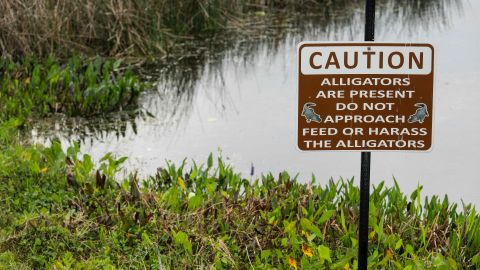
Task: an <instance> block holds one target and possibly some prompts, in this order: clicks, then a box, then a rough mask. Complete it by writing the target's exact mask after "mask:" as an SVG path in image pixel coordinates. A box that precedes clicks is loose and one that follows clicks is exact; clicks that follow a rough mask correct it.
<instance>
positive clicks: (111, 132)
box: [33, 0, 480, 205]
mask: <svg viewBox="0 0 480 270" xmlns="http://www.w3.org/2000/svg"><path fill="white" fill-rule="evenodd" d="M333 2H334V3H336V2H338V3H339V4H336V5H335V4H334V5H332V6H328V7H327V8H325V9H323V10H322V12H318V13H316V14H314V15H303V16H283V17H282V16H273V17H272V20H275V24H276V25H277V26H276V27H267V26H265V25H263V24H261V23H257V22H256V21H255V20H252V22H251V23H250V24H249V25H248V27H245V28H244V29H243V30H242V34H229V35H225V36H222V37H214V38H211V39H209V40H207V41H203V42H197V43H194V44H193V46H192V50H191V51H187V52H186V55H184V56H182V57H172V58H171V59H164V60H162V61H161V63H160V64H159V67H158V69H156V70H155V71H153V72H150V73H151V74H152V76H155V77H158V85H157V89H156V91H152V92H150V93H147V94H145V95H144V96H142V98H141V100H140V103H141V106H142V107H143V108H144V109H146V110H147V111H149V112H150V113H151V114H153V115H154V116H155V117H154V118H151V117H143V118H142V117H136V118H133V119H129V118H128V117H112V118H108V119H105V118H101V119H93V120H89V121H87V122H82V121H76V122H75V121H73V120H71V119H69V120H60V119H57V120H56V122H57V123H56V124H55V129H54V130H53V131H50V132H45V131H39V130H44V128H42V127H41V126H42V124H39V128H37V129H35V130H34V131H33V135H34V138H35V139H36V140H40V141H44V140H45V138H48V137H51V136H59V137H62V138H63V140H64V142H67V141H68V138H72V137H73V138H82V140H83V143H82V149H83V152H86V153H89V154H91V155H93V157H94V158H95V159H99V158H100V157H101V156H103V155H104V154H105V153H107V152H113V153H115V154H116V155H122V156H128V157H129V160H128V164H127V166H128V167H129V168H134V169H138V170H139V171H140V172H141V173H143V174H151V173H154V172H155V171H156V168H157V167H159V166H164V164H165V161H166V160H171V161H173V162H176V163H179V162H181V161H182V160H183V159H184V158H188V159H195V160H196V161H197V162H203V161H206V158H207V156H208V154H209V153H210V152H213V153H214V154H218V153H219V149H221V150H220V151H221V155H222V156H223V157H224V158H226V159H228V160H229V161H230V163H231V164H232V165H233V166H234V167H235V168H237V169H238V170H239V171H241V172H243V173H244V174H245V175H248V174H249V173H250V171H251V166H252V164H253V166H254V168H255V174H257V175H258V174H261V173H265V172H273V173H275V174H276V173H278V172H280V171H283V170H287V171H288V172H290V173H292V174H295V173H300V176H299V179H301V180H302V181H308V180H310V176H311V174H312V173H314V174H315V175H316V178H317V181H318V182H326V181H327V180H328V179H329V178H330V177H333V178H334V179H338V178H340V177H343V178H351V177H355V179H358V177H359V173H360V153H357V152H341V153H335V152H315V153H313V152H309V153H302V152H299V151H298V150H297V149H296V113H297V111H296V110H297V107H296V106H297V103H296V96H297V66H296V63H297V51H296V46H297V44H298V43H299V42H300V41H303V40H310V41H313V40H318V41H361V40H362V39H363V4H362V3H357V4H351V2H353V1H333ZM377 3H379V5H378V11H377V12H378V14H377V16H378V21H377V28H376V29H377V38H376V41H382V42H425V43H432V44H433V45H434V47H435V54H436V55H435V56H436V59H435V61H436V66H435V69H436V71H435V90H434V93H435V101H436V103H435V113H434V114H435V115H434V146H433V149H432V150H431V151H430V152H428V153H407V152H374V153H373V154H372V182H373V183H374V184H376V183H379V182H380V181H382V180H385V181H387V183H388V184H391V183H392V181H393V177H395V178H396V179H397V181H398V182H399V184H400V186H401V187H402V188H403V189H404V190H405V191H413V189H415V188H416V186H417V184H418V183H421V184H422V185H423V186H424V192H423V194H424V195H431V194H439V195H443V194H448V195H449V197H450V198H451V199H453V200H455V201H460V200H462V199H463V200H464V201H465V202H473V203H475V204H476V205H480V176H479V175H480V106H479V102H480V53H479V51H480V1H477V0H475V1H460V0H458V1H457V0H438V1H433V0H432V1H425V0H424V1H419V0H417V1H388V0H385V1H377ZM267 16H268V14H267ZM72 122H73V124H72Z"/></svg>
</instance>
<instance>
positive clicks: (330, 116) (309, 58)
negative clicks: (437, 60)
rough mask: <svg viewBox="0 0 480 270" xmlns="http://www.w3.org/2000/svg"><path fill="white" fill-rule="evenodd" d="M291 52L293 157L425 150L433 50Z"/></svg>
mask: <svg viewBox="0 0 480 270" xmlns="http://www.w3.org/2000/svg"><path fill="white" fill-rule="evenodd" d="M298 53H299V75H298V76H299V77H298V82H299V91H298V142H297V143H298V148H299V149H300V150H304V151H311V150H358V151H376V150H416V151H426V150H428V149H430V148H431V146H432V122H433V119H432V118H433V109H434V108H433V71H434V65H433V60H434V50H433V46H431V45H429V44H398V43H394V44H393V43H302V44H300V45H299V48H298Z"/></svg>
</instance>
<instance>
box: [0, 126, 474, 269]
mask: <svg viewBox="0 0 480 270" xmlns="http://www.w3.org/2000/svg"><path fill="white" fill-rule="evenodd" d="M12 125H13V126H14V125H16V122H15V121H9V122H8V123H4V124H2V127H1V128H0V131H1V134H0V142H1V144H0V180H1V181H0V198H1V199H0V216H1V217H2V218H1V219H0V269H12V268H17V269H27V268H49V269H70V268H76V269H78V268H81V269H96V268H102V269H113V268H133V269H140V268H141V269H198V268H200V269H249V268H250V269H272V268H276V269H356V265H357V261H356V254H357V240H356V239H357V232H358V228H357V222H358V220H357V218H358V206H359V189H358V187H357V186H355V185H354V182H353V180H349V181H343V180H340V181H338V182H335V181H330V182H329V183H328V184H327V185H325V186H322V185H318V184H316V183H315V179H314V178H313V179H312V181H311V182H310V183H309V184H300V183H299V182H298V181H297V179H296V177H291V176H290V175H289V174H287V173H286V172H284V173H281V174H280V175H279V176H278V177H274V176H273V175H271V174H267V175H264V176H262V177H261V178H260V179H246V178H245V177H242V176H241V175H240V174H238V173H235V171H234V169H232V168H231V167H230V166H229V165H227V164H226V163H225V162H224V161H223V160H222V159H221V158H218V160H217V161H216V162H215V161H214V159H213V157H212V156H210V157H209V158H208V160H207V163H206V164H205V165H203V166H200V165H197V164H196V163H193V164H191V166H186V164H185V163H183V164H180V166H175V165H173V164H168V166H167V167H166V168H161V169H159V170H158V172H157V174H156V175H154V176H151V177H146V178H144V179H140V178H139V177H137V175H136V174H135V173H132V174H128V176H125V177H122V176H121V175H126V174H122V173H121V171H122V167H121V166H122V162H124V161H125V158H118V159H117V158H115V157H113V156H112V155H110V154H108V155H106V156H105V157H104V158H102V159H101V160H100V162H99V163H98V164H97V163H95V162H94V161H92V158H91V157H90V156H88V155H80V154H79V146H78V145H77V144H74V145H73V146H71V147H70V148H68V150H66V151H63V150H62V147H61V146H60V144H59V142H56V141H54V142H53V143H52V145H51V146H50V147H44V146H40V145H36V146H29V145H24V144H20V143H19V142H18V140H17V139H15V137H14V136H13V134H14V131H15V129H14V128H12ZM187 167H188V168H187ZM370 200H371V208H370V228H371V231H370V235H369V242H370V250H369V269H476V268H478V267H480V254H479V251H480V216H479V214H478V213H477V212H476V210H475V208H474V207H473V206H472V205H462V206H461V207H460V208H458V206H457V204H455V203H451V202H449V201H448V199H447V198H446V197H445V198H444V199H443V200H442V199H440V198H438V197H436V196H434V197H432V198H426V199H425V200H424V201H423V200H422V199H421V187H419V188H418V189H417V190H415V191H414V192H413V193H412V194H411V195H410V196H408V195H406V194H404V193H403V192H402V191H401V190H400V188H399V186H398V185H395V186H393V187H391V188H387V187H385V186H384V184H383V183H381V184H380V185H378V186H377V187H375V188H374V190H373V192H372V195H371V199H370ZM422 201H423V203H422Z"/></svg>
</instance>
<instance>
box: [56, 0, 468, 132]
mask: <svg viewBox="0 0 480 270" xmlns="http://www.w3.org/2000/svg"><path fill="white" fill-rule="evenodd" d="M315 3H316V4H312V9H311V10H309V11H308V12H306V13H302V12H297V11H291V12H285V11H282V12H279V13H272V14H269V13H268V12H267V13H266V15H265V16H257V15H258V14H257V15H256V16H253V15H252V16H251V17H250V18H248V19H245V20H242V21H241V22H238V23H236V24H235V25H233V24H232V25H231V26H230V28H229V29H228V30H227V31H225V32H223V33H221V34H217V35H215V36H211V37H208V38H204V39H201V40H198V39H197V40H187V41H185V42H182V45H179V46H178V47H177V48H174V49H171V50H172V51H171V53H170V56H169V57H166V58H165V59H162V60H160V61H159V63H158V64H157V65H155V66H152V67H147V68H146V69H145V70H143V72H144V73H145V74H146V75H149V76H153V77H156V78H158V83H157V91H152V92H149V93H145V94H144V95H143V96H142V97H141V98H140V100H139V103H140V105H141V107H143V109H145V110H146V111H148V112H149V113H151V114H152V115H153V116H154V119H152V118H150V117H145V115H138V114H137V115H132V114H123V116H116V117H107V118H96V119H92V120H81V121H78V120H76V119H69V120H60V122H59V123H57V125H60V126H61V127H62V128H60V130H59V131H57V132H56V133H55V134H56V135H57V136H58V135H60V134H61V136H66V137H72V136H74V137H76V138H78V137H80V138H83V137H89V138H96V139H104V138H106V134H109V133H113V134H115V135H116V136H117V137H118V136H125V134H126V133H128V132H133V133H135V132H136V125H141V126H142V128H143V129H147V131H148V132H155V133H156V134H157V136H158V135H161V134H164V133H165V132H168V131H174V132H175V131H176V130H177V129H178V128H179V127H180V126H182V123H186V121H187V120H188V119H189V118H190V116H191V114H192V108H194V105H195V104H194V103H195V96H196V95H199V94H201V95H203V96H204V97H206V98H207V99H208V100H209V101H211V106H213V107H214V108H215V109H217V110H220V111H221V110H227V109H230V108H229V106H226V103H228V101H229V98H228V92H227V91H225V89H226V86H225V85H224V80H223V74H224V72H225V66H224V65H225V63H229V64H230V63H232V62H234V63H236V65H239V66H243V68H244V69H245V70H248V69H249V68H248V67H249V66H251V65H252V63H254V62H255V61H256V58H258V57H259V56H261V55H266V56H267V58H272V59H274V57H275V56H276V55H277V53H278V52H279V49H280V48H281V47H282V46H285V45H286V44H296V43H298V42H300V41H302V40H307V39H308V40H353V39H356V40H359V39H361V38H362V37H363V24H364V21H363V16H364V12H363V9H364V3H365V1H364V0H363V1H357V2H354V1H351V0H333V1H332V0H317V1H315ZM258 8H259V9H262V8H261V7H258ZM313 10H314V11H313ZM461 10H462V2H461V1H460V0H408V1H398V0H377V26H378V27H377V36H381V35H382V34H383V33H388V32H392V31H394V32H396V33H399V34H398V35H399V37H404V36H415V35H421V34H422V33H425V31H429V30H431V29H432V28H437V29H438V28H440V29H442V28H444V27H447V26H448V25H449V23H450V20H451V18H452V15H453V14H452V13H454V12H461ZM266 11H268V9H267V10H266ZM262 14H263V13H262ZM201 83H204V84H205V85H207V87H199V86H200V85H199V84H201ZM199 89H202V90H203V91H205V93H198V91H199ZM230 105H233V104H230ZM121 115H122V114H121ZM66 122H69V123H66ZM128 127H131V128H128ZM110 138H111V137H109V139H110Z"/></svg>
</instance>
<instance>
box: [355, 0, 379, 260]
mask: <svg viewBox="0 0 480 270" xmlns="http://www.w3.org/2000/svg"><path fill="white" fill-rule="evenodd" d="M374 39H375V0H366V6H365V41H374ZM370 156H371V153H370V152H362V164H361V172H360V221H359V230H358V269H359V270H367V265H368V212H369V203H370Z"/></svg>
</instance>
